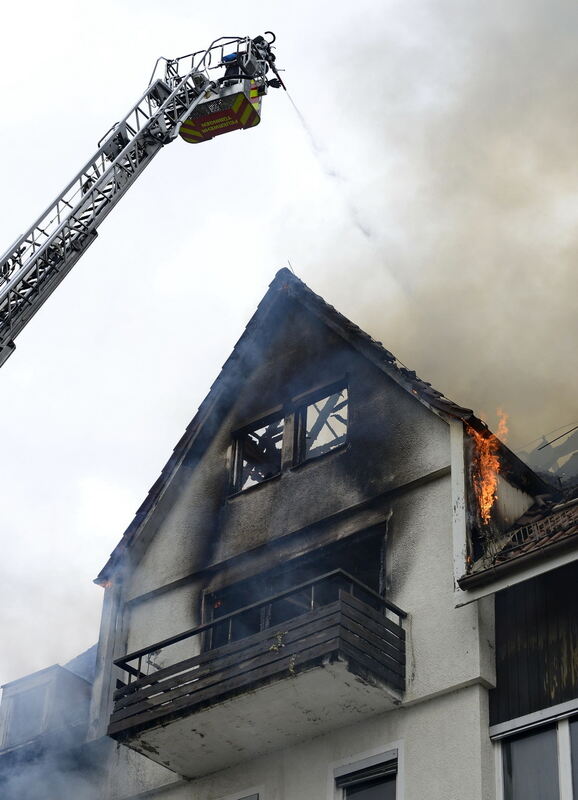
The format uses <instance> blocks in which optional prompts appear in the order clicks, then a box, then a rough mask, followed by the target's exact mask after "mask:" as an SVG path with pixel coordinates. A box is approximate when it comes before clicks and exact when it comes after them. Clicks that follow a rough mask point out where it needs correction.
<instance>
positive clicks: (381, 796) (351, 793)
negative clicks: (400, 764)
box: [335, 759, 397, 800]
mask: <svg viewBox="0 0 578 800" xmlns="http://www.w3.org/2000/svg"><path fill="white" fill-rule="evenodd" d="M396 777H397V759H395V760H392V761H387V762H385V763H383V764H377V765H375V766H372V767H368V768H366V769H360V770H357V771H355V772H350V773H348V774H347V775H343V776H342V777H340V778H336V780H335V785H336V786H337V788H338V789H341V791H342V798H343V800H349V798H352V800H395V788H396Z"/></svg>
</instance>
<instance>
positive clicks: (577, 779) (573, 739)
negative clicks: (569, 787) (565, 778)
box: [570, 717, 578, 798]
mask: <svg viewBox="0 0 578 800" xmlns="http://www.w3.org/2000/svg"><path fill="white" fill-rule="evenodd" d="M570 746H571V748H572V783H573V786H574V797H576V798H578V717H574V719H571V720H570Z"/></svg>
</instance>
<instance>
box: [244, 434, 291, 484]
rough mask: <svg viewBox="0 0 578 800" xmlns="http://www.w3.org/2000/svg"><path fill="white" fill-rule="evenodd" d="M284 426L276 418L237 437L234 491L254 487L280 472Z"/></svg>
mask: <svg viewBox="0 0 578 800" xmlns="http://www.w3.org/2000/svg"><path fill="white" fill-rule="evenodd" d="M283 423H284V420H283V419H276V420H274V421H273V422H269V423H267V424H266V425H263V424H262V425H260V427H258V428H255V429H254V430H250V431H246V432H244V433H242V434H240V435H239V436H238V437H237V459H236V461H237V467H236V469H237V473H238V474H237V475H236V480H235V483H236V485H235V489H236V490H237V491H242V490H243V489H248V488H249V487H250V486H255V485H256V484H257V483H261V482H262V481H264V480H267V478H272V477H274V476H275V475H278V474H279V473H280V472H281V448H282V445H283Z"/></svg>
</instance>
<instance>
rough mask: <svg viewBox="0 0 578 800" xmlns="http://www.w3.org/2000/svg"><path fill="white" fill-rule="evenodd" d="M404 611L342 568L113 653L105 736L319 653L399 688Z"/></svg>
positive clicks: (217, 697) (297, 667)
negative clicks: (120, 675) (122, 679)
mask: <svg viewBox="0 0 578 800" xmlns="http://www.w3.org/2000/svg"><path fill="white" fill-rule="evenodd" d="M405 616H406V614H405V612H404V611H402V610H401V609H400V608H398V607H397V606H396V605H394V604H393V603H391V602H389V601H388V600H385V599H384V598H383V597H381V596H380V595H379V594H377V593H376V592H374V591H373V590H372V589H371V588H369V587H368V586H365V585H364V584H362V583H360V582H359V581H358V580H356V579H355V578H353V577H352V576H351V575H349V574H348V573H346V572H344V571H343V570H335V571H333V572H329V573H327V574H325V575H321V576H319V577H317V578H314V579H312V580H309V581H307V582H305V583H302V584H300V585H298V586H293V587H291V588H288V589H286V590H284V591H282V592H279V593H277V594H275V595H272V596H270V597H266V598H263V599H261V600H259V601H258V602H256V603H252V604H251V605H248V606H245V607H243V608H240V609H238V610H237V611H234V612H232V613H230V614H225V615H223V616H221V617H218V618H216V619H214V620H212V621H211V622H207V623H205V624H203V625H199V626H197V627H195V628H192V629H190V630H187V631H184V632H183V633H180V634H178V635H176V636H171V637H169V638H167V639H163V640H162V641H160V642H156V643H155V644H152V645H150V646H148V647H144V648H142V649H140V650H137V651H135V652H133V653H129V654H128V655H126V656H124V657H123V658H119V659H117V660H116V661H115V662H114V663H115V664H116V665H117V666H118V667H120V668H121V669H123V670H124V671H125V673H126V675H127V678H126V683H125V684H121V685H120V687H119V688H118V689H117V691H116V693H115V706H114V713H113V715H112V718H111V724H110V727H109V734H110V735H112V736H115V738H121V739H124V738H125V737H126V736H127V735H129V736H130V735H131V734H132V733H136V732H137V731H142V730H145V729H148V728H151V727H154V726H158V725H159V724H161V723H162V724H163V725H164V724H165V723H166V722H167V721H169V720H170V719H173V718H177V717H181V716H183V714H190V713H192V712H194V711H195V710H197V709H199V708H206V707H207V706H208V705H210V704H211V703H214V702H218V701H221V700H223V699H226V698H228V697H231V696H234V695H236V694H239V693H242V692H244V691H247V690H248V689H253V688H254V687H255V686H256V685H259V684H262V683H267V682H270V681H271V680H275V679H276V678H277V679H280V678H283V677H288V676H295V675H297V673H298V672H299V671H301V670H304V669H308V668H311V667H313V666H316V665H318V664H321V663H322V662H323V660H324V659H326V658H328V657H329V658H330V659H331V658H332V657H337V656H340V657H344V658H345V659H346V660H348V661H351V662H354V663H355V665H356V669H355V671H357V672H358V674H362V675H363V676H366V675H367V674H368V673H369V674H370V675H371V677H372V679H373V678H378V679H380V680H381V681H383V682H385V683H386V684H387V685H388V686H389V687H391V688H392V689H394V690H395V691H396V692H402V691H403V690H404V688H405V631H404V630H403V628H402V620H403V619H404V618H405ZM183 642H186V643H187V644H186V646H185V653H184V651H183V645H182V644H181V646H180V647H178V651H177V654H178V656H179V657H180V658H179V660H178V661H176V662H175V663H171V664H169V665H168V666H161V668H159V664H158V663H157V662H158V661H159V652H160V651H162V657H163V659H166V657H167V654H168V653H169V652H170V649H171V648H175V647H176V646H178V645H179V644H180V643H183ZM188 653H190V654H191V655H190V656H189V657H186V658H184V659H183V658H182V656H183V654H188Z"/></svg>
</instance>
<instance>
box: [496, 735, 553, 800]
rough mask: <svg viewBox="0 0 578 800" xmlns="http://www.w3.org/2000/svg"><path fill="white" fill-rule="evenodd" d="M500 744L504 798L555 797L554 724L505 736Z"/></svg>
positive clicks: (544, 799)
mask: <svg viewBox="0 0 578 800" xmlns="http://www.w3.org/2000/svg"><path fill="white" fill-rule="evenodd" d="M502 746H503V758H504V798H505V800H558V799H559V797H560V791H559V788H558V744H557V736H556V728H555V727H553V728H546V729H540V730H537V731H533V732H532V733H527V734H525V735H524V736H517V737H516V738H513V739H507V740H506V741H505V742H504V744H503V745H502Z"/></svg>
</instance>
